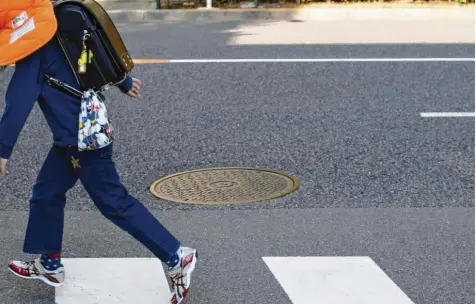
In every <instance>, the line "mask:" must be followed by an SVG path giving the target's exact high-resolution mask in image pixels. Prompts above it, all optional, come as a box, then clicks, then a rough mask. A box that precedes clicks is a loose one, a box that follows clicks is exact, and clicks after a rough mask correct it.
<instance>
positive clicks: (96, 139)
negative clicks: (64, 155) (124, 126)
mask: <svg viewBox="0 0 476 304" xmlns="http://www.w3.org/2000/svg"><path fill="white" fill-rule="evenodd" d="M112 141H113V136H112V125H111V122H110V120H109V119H108V117H107V111H106V105H105V104H104V102H103V101H102V99H101V98H100V97H99V96H98V95H97V94H96V92H94V90H88V91H85V92H84V93H83V95H82V97H81V111H80V113H79V132H78V150H79V151H85V150H97V149H101V148H104V147H106V146H108V145H110V144H111V143H112Z"/></svg>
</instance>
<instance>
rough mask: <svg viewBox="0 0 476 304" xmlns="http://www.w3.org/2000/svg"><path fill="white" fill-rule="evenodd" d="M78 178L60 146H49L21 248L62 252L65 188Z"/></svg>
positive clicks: (37, 251) (34, 193) (38, 179)
mask: <svg viewBox="0 0 476 304" xmlns="http://www.w3.org/2000/svg"><path fill="white" fill-rule="evenodd" d="M77 179H78V178H77V176H75V175H74V174H73V172H72V170H71V167H70V163H69V159H68V158H67V157H66V155H65V154H64V152H63V151H62V150H61V148H58V147H52V148H51V150H50V152H49V153H48V156H47V157H46V160H45V162H44V164H43V167H42V168H41V170H40V173H39V175H38V178H37V181H36V184H35V186H34V187H33V193H32V197H31V199H30V215H29V219H28V227H27V231H26V237H25V242H24V247H23V250H24V252H26V253H39V254H49V253H60V252H61V248H62V242H63V225H64V207H65V204H66V192H68V190H69V189H71V188H72V187H73V186H74V185H75V183H76V181H77Z"/></svg>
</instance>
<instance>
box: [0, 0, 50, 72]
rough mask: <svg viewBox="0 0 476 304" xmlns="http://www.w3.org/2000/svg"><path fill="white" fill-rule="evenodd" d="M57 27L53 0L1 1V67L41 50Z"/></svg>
mask: <svg viewBox="0 0 476 304" xmlns="http://www.w3.org/2000/svg"><path fill="white" fill-rule="evenodd" d="M57 26H58V25H57V21H56V16H55V13H54V10H53V4H51V2H50V0H0V66H6V65H10V64H12V63H15V62H16V61H18V60H21V59H23V58H25V57H27V56H28V55H30V54H32V53H33V52H35V51H37V50H38V49H40V48H41V47H42V46H44V45H45V44H46V43H47V42H48V41H50V40H51V38H53V36H54V34H55V33H56V29H57Z"/></svg>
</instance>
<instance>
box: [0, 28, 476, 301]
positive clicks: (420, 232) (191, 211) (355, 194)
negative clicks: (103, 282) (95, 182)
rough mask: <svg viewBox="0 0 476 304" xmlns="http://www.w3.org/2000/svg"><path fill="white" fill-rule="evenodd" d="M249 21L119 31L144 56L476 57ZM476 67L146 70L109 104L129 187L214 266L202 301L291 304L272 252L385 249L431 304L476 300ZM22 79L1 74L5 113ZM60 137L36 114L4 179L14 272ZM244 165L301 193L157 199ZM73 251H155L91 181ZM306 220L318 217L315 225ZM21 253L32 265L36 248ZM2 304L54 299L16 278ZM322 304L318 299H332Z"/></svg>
mask: <svg viewBox="0 0 476 304" xmlns="http://www.w3.org/2000/svg"><path fill="white" fill-rule="evenodd" d="M234 26H235V27H236V26H237V23H230V22H223V23H220V22H214V23H204V24H176V23H150V24H149V23H144V24H128V25H120V27H119V28H120V30H121V32H122V33H123V35H124V39H125V41H126V43H127V44H128V46H129V48H130V50H131V53H132V55H133V57H135V58H167V59H174V58H177V59H182V58H263V57H264V58H349V57H352V58H367V57H372V58H376V57H394V58H400V57H474V44H473V45H471V44H405V45H402V44H381V45H380V44H371V45H367V44H366V45H353V44H344V43H343V44H332V45H330V44H329V45H312V44H311V45H300V44H293V45H230V44H229V43H228V41H229V38H230V35H231V34H230V33H229V32H226V33H224V31H223V30H224V29H232V28H233V27H234ZM474 67H475V65H474V62H393V63H390V62H361V63H345V62H339V63H233V64H227V63H212V64H196V63H195V64H158V65H138V66H137V67H136V68H135V75H136V76H137V77H139V78H140V79H141V80H142V81H143V83H144V88H143V92H142V94H141V95H142V96H141V98H140V99H139V100H137V101H132V100H128V99H127V97H125V96H123V95H121V94H120V93H119V92H118V91H117V90H114V91H111V92H108V93H107V96H108V101H109V108H108V109H109V111H110V112H111V114H112V118H113V120H114V121H115V129H116V138H117V141H116V143H115V144H114V147H115V151H116V152H115V153H116V154H115V159H116V162H117V167H118V170H119V172H120V173H121V177H122V179H123V182H124V184H125V185H126V186H127V187H128V189H129V190H130V192H131V193H132V194H133V195H135V196H136V197H137V198H139V199H140V200H141V201H142V202H143V203H144V205H146V206H147V207H148V208H150V209H151V210H153V212H154V214H155V215H157V217H158V218H159V219H160V220H161V221H163V223H164V224H165V225H166V226H167V227H169V228H170V230H172V231H173V232H174V233H176V234H177V235H178V236H179V238H180V239H181V240H183V241H184V243H186V244H187V245H188V244H191V245H193V246H197V247H198V248H200V249H201V257H202V260H201V261H202V263H201V265H200V266H199V267H200V268H199V269H198V270H197V276H196V278H195V279H194V285H193V291H192V293H191V295H190V299H189V302H188V303H222V304H232V303H263V304H264V303H269V304H277V303H283V304H284V303H290V300H289V299H288V298H287V296H286V294H285V292H284V291H283V289H282V288H281V286H280V285H279V283H278V282H277V281H276V279H275V278H274V277H273V276H272V274H271V273H270V272H269V270H268V269H267V268H266V265H265V264H264V263H263V261H262V260H261V257H263V256H270V255H271V256H288V255H289V256H306V255H311V256H328V255H329V256H362V255H363V256H370V257H371V258H373V259H374V261H376V263H377V264H378V265H379V266H380V267H381V269H382V270H384V271H385V273H386V274H387V275H388V276H389V277H390V278H391V279H392V280H393V281H394V282H395V283H396V284H397V285H398V286H399V287H400V288H401V289H402V290H403V291H404V292H405V293H406V294H407V295H408V296H409V297H410V298H411V299H412V300H413V301H414V303H415V304H437V303H441V304H443V303H444V304H449V303H452V304H453V303H454V304H466V303H474V286H475V285H474V185H475V181H474V168H475V163H474V155H475V154H474V153H475V152H474V123H475V121H474V118H422V117H420V112H459V111H461V112H474V111H475V108H474V100H475V91H474V82H475V73H474ZM11 72H12V71H11V70H10V69H9V70H7V71H6V72H5V73H3V74H2V75H1V76H0V79H1V81H2V85H1V86H0V91H1V92H0V93H1V95H2V99H0V106H1V108H3V106H4V103H3V95H4V92H5V90H6V85H7V83H8V80H9V77H10V75H11ZM50 138H51V137H50V133H49V129H48V127H47V125H46V121H45V120H44V118H43V117H42V115H41V112H40V111H39V108H38V107H36V106H35V108H34V109H33V111H32V113H31V115H30V117H29V119H28V121H27V123H26V125H25V128H24V130H23V132H22V134H21V136H20V138H19V140H18V144H17V146H16V148H15V152H14V153H13V155H12V158H11V160H10V162H9V164H8V177H7V178H4V179H0V193H1V203H0V227H1V231H2V232H1V233H0V242H1V243H2V246H0V256H1V257H2V259H1V260H0V263H3V264H4V265H6V264H7V263H8V260H9V259H10V258H13V257H15V258H16V257H18V255H17V254H21V248H22V244H23V243H22V242H23V235H24V229H25V224H26V219H27V215H28V213H27V211H28V199H29V196H30V191H31V187H32V185H33V183H34V181H35V178H36V173H37V171H38V170H39V168H40V166H41V164H42V162H43V160H44V157H45V153H46V152H47V150H48V148H49V145H50ZM222 166H246V167H262V168H270V169H276V170H281V171H285V172H288V173H290V174H292V175H295V176H296V177H297V178H298V179H299V181H300V183H301V185H300V188H299V189H298V191H297V192H295V193H293V194H292V195H289V196H286V197H283V198H279V199H275V200H271V201H267V202H263V203H255V204H246V205H232V206H195V205H193V206H192V205H183V204H175V203H171V202H166V201H162V200H158V199H156V198H154V197H153V196H152V195H151V194H150V192H149V186H150V184H151V183H152V182H153V181H154V180H155V179H157V178H160V177H163V176H165V175H168V174H172V173H176V172H181V171H184V170H191V169H198V168H207V167H222ZM68 199H69V201H68V204H67V220H66V226H65V227H66V228H65V249H64V253H63V256H64V257H139V256H143V257H148V256H150V254H149V253H148V252H147V251H145V250H144V249H143V248H142V247H141V246H140V245H139V244H137V243H135V242H134V241H133V240H132V239H131V238H130V237H129V236H127V235H125V234H124V233H123V232H121V231H119V230H118V229H117V228H116V227H115V226H113V225H112V224H110V223H109V222H107V221H106V220H105V219H103V218H102V217H101V216H100V215H99V213H98V212H97V211H96V209H95V207H94V205H93V203H92V201H91V200H90V199H89V198H88V197H87V194H86V192H85V191H84V190H83V189H82V187H81V185H80V184H78V185H77V186H76V187H75V188H74V189H72V190H71V191H70V193H69V194H68ZM301 219H302V220H303V221H301ZM21 256H22V255H21ZM0 274H1V277H0V297H1V298H2V301H1V302H2V303H5V304H10V303H12V304H13V303H15V304H16V303H38V304H44V303H54V299H55V296H54V290H53V289H51V288H48V287H45V286H44V285H42V284H41V283H39V282H28V281H27V282H24V281H21V280H20V279H17V278H16V277H13V276H12V275H10V274H9V273H8V272H7V271H6V270H5V268H3V269H2V270H0ZM314 303H319V302H318V301H317V300H316V302H314Z"/></svg>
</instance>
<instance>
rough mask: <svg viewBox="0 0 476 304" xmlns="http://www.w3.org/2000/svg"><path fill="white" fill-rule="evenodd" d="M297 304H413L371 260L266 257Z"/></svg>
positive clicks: (267, 262)
mask: <svg viewBox="0 0 476 304" xmlns="http://www.w3.org/2000/svg"><path fill="white" fill-rule="evenodd" d="M263 260H264V261H265V263H266V264H267V265H268V267H269V269H270V270H271V272H272V273H273V274H274V276H275V277H276V279H277V280H278V281H279V283H280V284H281V286H282V287H283V289H284V290H285V292H286V293H287V295H288V296H289V298H290V300H291V301H292V302H293V303H294V304H301V303H325V304H362V303H365V304H382V303H385V304H414V303H413V302H412V300H410V298H409V297H408V296H407V295H406V294H405V293H404V292H403V291H402V290H401V289H400V288H399V287H398V286H397V285H396V284H395V283H394V282H393V281H392V280H391V279H390V278H389V277H388V276H387V275H386V274H385V272H383V271H382V270H381V269H380V267H379V266H378V265H377V264H375V263H374V261H373V260H372V259H371V258H369V257H263Z"/></svg>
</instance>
